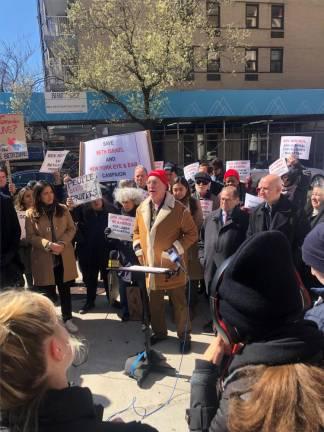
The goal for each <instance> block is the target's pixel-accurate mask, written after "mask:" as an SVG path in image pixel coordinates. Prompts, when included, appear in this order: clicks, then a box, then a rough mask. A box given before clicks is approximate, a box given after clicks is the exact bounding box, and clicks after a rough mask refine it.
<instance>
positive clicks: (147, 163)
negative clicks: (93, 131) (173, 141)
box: [80, 131, 152, 182]
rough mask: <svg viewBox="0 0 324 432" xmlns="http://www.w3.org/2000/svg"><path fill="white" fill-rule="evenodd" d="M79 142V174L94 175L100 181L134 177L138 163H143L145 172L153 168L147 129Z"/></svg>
mask: <svg viewBox="0 0 324 432" xmlns="http://www.w3.org/2000/svg"><path fill="white" fill-rule="evenodd" d="M82 144H83V152H82V153H83V154H82V158H83V161H81V163H80V165H83V166H82V168H83V173H82V174H92V173H94V174H97V179H98V181H99V182H113V181H119V180H123V179H130V178H133V177H134V169H135V167H136V166H137V165H143V166H144V167H145V168H146V169H147V171H148V172H149V171H151V169H152V163H151V143H150V140H149V133H148V132H147V131H143V132H134V133H128V134H121V135H114V136H109V137H105V138H99V139H95V140H91V141H86V142H85V143H82Z"/></svg>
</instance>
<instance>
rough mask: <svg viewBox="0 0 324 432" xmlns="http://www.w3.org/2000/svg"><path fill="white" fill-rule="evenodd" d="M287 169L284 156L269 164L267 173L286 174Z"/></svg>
mask: <svg viewBox="0 0 324 432" xmlns="http://www.w3.org/2000/svg"><path fill="white" fill-rule="evenodd" d="M288 171H289V168H288V166H287V163H286V159H285V158H279V159H277V160H276V161H275V162H273V163H272V164H271V165H270V166H269V173H270V174H275V175H277V176H279V177H281V176H282V175H284V174H286V173H287V172H288Z"/></svg>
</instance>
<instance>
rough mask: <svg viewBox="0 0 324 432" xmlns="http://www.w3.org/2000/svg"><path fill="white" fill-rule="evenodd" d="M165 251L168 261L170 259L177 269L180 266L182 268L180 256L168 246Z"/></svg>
mask: <svg viewBox="0 0 324 432" xmlns="http://www.w3.org/2000/svg"><path fill="white" fill-rule="evenodd" d="M167 252H168V255H169V258H170V261H172V262H173V264H175V266H176V267H177V270H179V269H180V268H181V269H182V265H181V258H180V256H179V255H178V254H177V252H176V250H175V249H174V248H170V249H168V250H167Z"/></svg>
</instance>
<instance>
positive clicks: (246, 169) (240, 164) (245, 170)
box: [226, 160, 251, 182]
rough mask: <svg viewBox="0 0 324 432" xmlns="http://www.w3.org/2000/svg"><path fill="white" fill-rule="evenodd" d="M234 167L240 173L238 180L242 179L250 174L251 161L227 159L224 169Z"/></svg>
mask: <svg viewBox="0 0 324 432" xmlns="http://www.w3.org/2000/svg"><path fill="white" fill-rule="evenodd" d="M229 169H235V170H236V171H237V172H238V173H239V175H240V181H242V182H244V180H245V179H246V178H247V177H249V176H250V174H251V162H250V161H249V160H239V161H227V162H226V171H227V170H229Z"/></svg>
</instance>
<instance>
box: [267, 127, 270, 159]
mask: <svg viewBox="0 0 324 432" xmlns="http://www.w3.org/2000/svg"><path fill="white" fill-rule="evenodd" d="M269 141H270V122H269V120H268V121H267V162H268V160H269Z"/></svg>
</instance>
